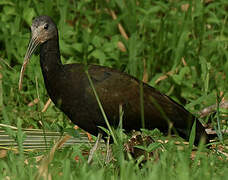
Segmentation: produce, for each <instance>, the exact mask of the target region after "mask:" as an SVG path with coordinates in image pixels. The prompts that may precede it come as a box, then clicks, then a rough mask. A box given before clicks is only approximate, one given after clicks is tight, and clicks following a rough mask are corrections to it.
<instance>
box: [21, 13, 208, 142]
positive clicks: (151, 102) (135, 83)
mask: <svg viewBox="0 0 228 180" xmlns="http://www.w3.org/2000/svg"><path fill="white" fill-rule="evenodd" d="M31 29H32V41H34V42H36V43H34V44H33V46H36V45H39V44H40V45H41V51H40V64H41V68H42V73H43V77H44V81H45V86H46V89H47V92H48V94H49V96H50V98H51V99H52V101H53V102H54V103H55V105H56V106H57V107H59V108H60V109H61V110H62V111H63V112H64V113H65V114H66V115H67V116H68V117H69V118H70V120H71V121H72V122H73V123H75V124H77V125H78V126H79V127H81V128H82V129H84V130H85V131H88V132H89V133H91V134H93V135H97V134H98V132H100V129H99V128H98V126H103V127H106V124H105V121H104V119H103V116H102V114H101V111H100V108H99V106H98V103H97V101H96V98H95V96H94V93H93V91H92V88H91V86H90V84H89V81H88V77H87V75H86V73H85V67H84V65H82V64H67V65H63V64H62V63H61V61H60V51H59V42H58V30H57V27H56V25H55V24H54V22H53V21H52V20H51V18H50V17H48V16H40V17H37V18H36V19H35V20H34V21H33V24H32V27H31ZM31 51H32V50H31V48H30V50H28V51H27V55H26V58H25V59H27V60H28V59H29V58H30V56H31V54H32V52H33V51H32V52H31ZM88 72H89V74H90V76H91V79H92V81H93V84H94V86H95V89H96V92H97V93H98V95H99V98H100V101H101V103H102V106H103V108H104V110H105V113H106V115H107V117H108V120H109V123H110V124H111V125H112V126H114V127H116V126H118V124H119V106H120V105H122V107H123V111H124V117H123V128H124V129H125V130H126V131H130V130H133V129H134V130H139V129H140V128H141V127H142V123H141V107H140V81H139V80H137V79H136V78H134V77H132V76H129V75H128V74H126V73H123V72H120V71H118V70H115V69H111V68H107V67H102V66H97V65H89V66H88ZM142 86H143V95H144V98H143V101H144V119H145V128H146V129H154V128H158V129H159V130H160V131H162V132H164V133H166V132H167V130H168V121H170V122H171V123H172V124H173V126H174V127H175V129H176V131H177V132H178V133H179V135H180V136H181V137H183V138H184V139H186V140H188V138H189V133H190V131H191V127H192V125H193V122H194V120H195V119H196V118H195V117H194V116H193V115H192V114H191V113H189V112H188V111H187V110H185V108H184V107H182V106H181V105H179V104H177V103H176V102H174V101H173V100H172V99H170V98H169V97H168V96H166V95H164V94H161V93H160V92H159V91H157V90H156V89H154V88H153V87H150V86H149V85H147V84H145V83H143V84H142ZM202 135H203V136H205V138H206V139H208V138H207V134H206V133H205V130H204V127H203V126H202V125H201V124H200V122H199V121H198V120H196V141H195V144H197V143H198V142H199V139H200V137H201V136H202Z"/></svg>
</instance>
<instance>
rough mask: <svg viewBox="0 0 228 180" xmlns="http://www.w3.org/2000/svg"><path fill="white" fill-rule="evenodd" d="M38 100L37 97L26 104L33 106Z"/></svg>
mask: <svg viewBox="0 0 228 180" xmlns="http://www.w3.org/2000/svg"><path fill="white" fill-rule="evenodd" d="M38 102H39V99H38V98H35V99H34V100H33V101H31V102H30V103H29V104H28V106H29V107H32V106H34V105H35V104H37V103H38Z"/></svg>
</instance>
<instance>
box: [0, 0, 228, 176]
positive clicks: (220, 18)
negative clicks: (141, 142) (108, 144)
mask: <svg viewBox="0 0 228 180" xmlns="http://www.w3.org/2000/svg"><path fill="white" fill-rule="evenodd" d="M43 14H45V15H49V16H51V17H52V18H53V19H54V21H55V22H56V24H57V26H58V29H59V38H60V39H59V41H60V49H61V58H62V61H63V63H74V62H85V61H86V62H88V63H93V64H100V65H103V66H109V67H113V68H116V69H120V70H121V71H125V72H127V73H129V74H131V75H132V76H135V77H137V78H139V79H141V80H143V81H145V82H147V83H148V84H150V85H151V86H154V87H155V88H157V89H159V90H160V91H161V92H163V93H165V94H167V95H169V96H170V97H172V98H173V99H174V100H175V101H177V102H178V103H180V104H182V105H184V106H185V107H186V108H187V109H188V110H189V111H190V112H192V113H194V114H196V115H197V114H198V113H199V112H200V111H201V110H202V109H204V108H206V107H208V106H210V105H214V104H216V102H226V100H227V99H228V92H227V89H228V78H227V77H228V50H227V48H228V23H227V20H228V2H227V0H190V1H184V0H166V1H165V0H156V1H151V0H147V1H140V0H132V1H124V0H107V1H102V0H98V1H92V0H78V1H74V0H67V1H66V0H56V1H33V0H28V1H25V0H1V1H0V123H1V124H5V125H12V126H16V127H17V128H18V132H13V131H11V130H10V129H9V128H6V131H7V133H8V134H9V135H10V136H12V137H13V138H15V140H16V141H17V142H18V144H19V153H15V152H14V151H7V154H6V155H4V156H3V157H2V158H1V159H0V178H1V179H30V178H31V179H33V178H38V179H39V178H40V176H44V179H45V178H54V179H62V178H64V179H75V178H80V179H129V178H130V179H201V178H207V179H224V178H225V177H227V176H228V163H227V153H228V148H227V146H225V145H227V144H228V143H227V135H226V134H225V135H223V136H220V141H219V140H217V145H215V147H214V148H213V149H210V150H208V149H206V148H205V147H203V146H202V147H201V146H200V148H198V150H197V151H195V155H194V158H193V157H192V158H190V157H191V156H192V153H191V152H190V151H189V148H184V150H179V148H178V147H177V146H176V145H175V144H174V142H173V141H170V142H169V143H167V144H166V145H164V147H163V148H164V149H163V151H162V152H161V155H160V156H159V158H158V160H155V159H156V158H152V159H153V160H150V161H148V162H146V163H144V164H143V165H141V164H140V163H135V162H134V160H132V159H131V160H125V159H124V157H123V150H122V149H123V144H122V145H120V144H119V146H114V147H113V151H114V152H113V156H114V159H115V161H112V162H111V163H109V164H105V163H104V160H103V156H102V155H101V154H100V155H97V157H96V158H95V160H94V162H93V164H92V165H90V166H89V165H87V163H86V159H87V156H85V157H84V155H83V149H88V148H89V147H88V145H87V144H80V145H74V146H70V147H68V148H63V149H61V150H58V151H56V152H55V155H54V154H51V153H49V151H38V152H37V151H35V152H34V151H29V152H25V151H24V149H23V147H22V143H23V140H24V138H25V135H24V133H23V131H22V130H21V128H34V129H37V128H40V129H42V128H44V129H46V130H53V131H60V132H65V131H67V132H71V134H72V133H74V132H72V131H73V125H72V124H71V123H70V122H69V120H68V119H67V117H66V116H64V115H63V113H61V112H60V111H59V110H58V109H57V108H56V107H55V106H54V105H53V104H51V105H50V107H49V108H48V109H47V111H46V112H44V113H42V112H41V110H42V109H43V107H44V105H45V103H46V101H47V100H48V95H47V92H46V90H45V87H44V83H43V77H42V74H41V69H40V68H39V56H33V57H32V59H31V62H30V64H29V66H28V67H27V70H26V75H25V78H24V83H23V91H22V92H19V91H18V79H19V73H20V68H21V65H22V62H23V57H24V55H25V52H26V48H27V46H28V42H29V38H30V25H31V23H32V19H33V18H34V17H36V16H39V15H43ZM37 54H38V53H37ZM209 117H210V119H212V123H209V124H210V126H211V127H213V128H215V129H216V131H217V132H218V133H219V134H221V130H226V128H227V125H228V120H227V110H225V109H220V108H219V106H217V113H213V114H212V115H211V116H210V115H208V116H206V117H205V118H202V119H201V121H202V122H208V119H209ZM53 147H54V146H53ZM152 149H153V148H152ZM152 149H150V150H148V149H147V150H148V151H151V150H152ZM221 149H222V151H223V153H221V151H220V150H221ZM54 150H55V149H54ZM202 152H203V153H202ZM0 154H1V153H0ZM120 154H122V155H121V156H120ZM40 156H42V157H45V158H46V159H45V158H44V159H43V160H42V161H39V160H37V157H40ZM78 158H79V159H80V160H78ZM137 162H139V161H137ZM42 168H43V171H42ZM45 170H46V171H45ZM47 170H48V171H47Z"/></svg>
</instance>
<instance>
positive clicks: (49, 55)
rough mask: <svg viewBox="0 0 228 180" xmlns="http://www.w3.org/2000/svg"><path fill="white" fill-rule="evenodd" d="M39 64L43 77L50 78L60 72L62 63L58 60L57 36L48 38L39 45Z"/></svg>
mask: <svg viewBox="0 0 228 180" xmlns="http://www.w3.org/2000/svg"><path fill="white" fill-rule="evenodd" d="M40 65H41V68H42V73H43V76H44V79H50V78H51V77H52V76H56V75H57V74H58V73H59V72H61V69H62V66H63V65H62V63H61V60H60V51H59V41H58V37H56V38H53V39H50V40H48V41H47V42H45V43H44V44H42V45H41V49H40Z"/></svg>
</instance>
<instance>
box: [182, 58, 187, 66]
mask: <svg viewBox="0 0 228 180" xmlns="http://www.w3.org/2000/svg"><path fill="white" fill-rule="evenodd" d="M181 61H182V63H183V65H184V66H187V65H188V64H187V63H186V61H185V59H184V58H183V57H182V58H181Z"/></svg>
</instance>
